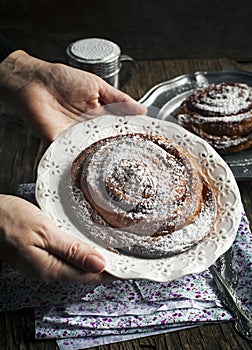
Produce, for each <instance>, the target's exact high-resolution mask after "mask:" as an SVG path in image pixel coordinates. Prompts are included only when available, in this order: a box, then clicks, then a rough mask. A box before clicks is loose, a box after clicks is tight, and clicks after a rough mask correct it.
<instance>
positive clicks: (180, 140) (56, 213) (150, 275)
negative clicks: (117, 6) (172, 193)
mask: <svg viewBox="0 0 252 350" xmlns="http://www.w3.org/2000/svg"><path fill="white" fill-rule="evenodd" d="M135 132H141V133H152V134H155V135H162V136H166V137H168V138H170V139H172V140H174V141H175V142H176V143H177V144H179V145H181V146H184V147H186V149H187V150H188V151H189V152H190V153H191V154H192V156H193V157H194V158H195V159H196V160H197V162H198V163H199V164H200V165H201V167H202V169H203V171H204V173H205V174H206V175H207V176H208V178H209V181H210V182H211V184H212V186H213V188H214V189H215V190H216V193H217V210H218V219H217V222H216V224H215V227H214V230H213V232H212V233H211V235H210V237H209V239H207V241H205V242H203V243H200V244H198V245H197V246H196V247H195V248H193V249H190V250H188V251H187V252H184V253H182V254H179V255H177V256H174V257H171V258H162V259H142V258H136V257H130V256H127V255H123V254H117V253H113V252H112V251H109V250H108V249H106V248H103V247H101V246H98V245H97V243H95V242H93V241H91V240H90V239H88V238H87V237H86V236H85V233H84V232H81V230H80V229H79V226H78V225H76V223H75V220H76V218H74V217H73V215H72V214H71V208H70V202H71V201H70V200H69V195H68V191H67V190H66V188H67V186H68V184H69V173H70V169H71V166H72V162H73V160H74V159H75V158H76V156H77V155H78V154H79V152H80V151H81V150H83V149H85V148H86V147H88V146H89V145H90V144H92V143H93V142H96V141H98V140H100V139H103V138H105V137H108V136H113V135H118V134H127V133H135ZM36 199H37V202H38V204H39V205H40V207H41V209H42V210H43V212H44V213H45V214H46V215H47V216H49V217H50V218H51V219H52V220H53V221H54V222H55V223H56V224H57V225H58V226H59V227H61V228H62V229H63V230H65V231H66V232H68V233H69V234H71V235H73V236H75V237H78V238H79V239H81V240H83V241H84V242H87V243H88V244H90V245H91V246H92V247H94V248H95V249H97V250H98V251H99V252H100V253H101V254H103V255H104V256H105V258H106V260H107V266H106V271H107V272H109V273H111V274H112V275H114V276H116V277H120V278H143V279H149V280H153V281H160V282H165V281H170V280H173V279H176V278H178V277H181V276H183V275H186V274H190V273H197V272H201V271H203V270H205V269H207V268H208V267H209V266H210V265H211V264H213V263H214V262H215V260H216V259H217V258H218V257H219V256H220V255H221V254H223V253H224V252H225V251H226V250H228V248H229V247H230V246H231V245H232V243H233V241H234V239H235V236H236V233H237V229H238V226H239V224H240V220H241V212H242V204H241V199H240V193H239V190H238V187H237V184H236V181H235V179H234V176H233V174H232V172H231V170H230V169H229V167H228V166H227V164H226V163H225V162H224V160H223V159H222V158H221V157H220V156H219V155H218V154H217V153H216V152H215V151H214V150H213V148H212V147H211V146H209V145H208V144H207V143H206V142H205V141H203V140H202V139H200V138H199V137H197V136H195V135H193V134H191V133H189V132H188V131H186V130H185V129H183V128H181V127H180V126H178V125H176V124H174V123H170V122H167V121H163V120H159V119H155V118H150V117H147V116H126V117H121V116H114V115H106V116H103V117H98V118H95V119H93V120H91V121H87V122H83V123H79V124H76V125H75V126H73V127H72V128H70V129H68V130H67V131H66V132H65V133H64V134H62V135H61V136H60V137H58V138H57V139H56V140H55V141H54V142H53V143H52V144H51V145H50V147H49V148H48V149H47V151H46V152H45V154H44V156H43V157H42V159H41V161H40V164H39V167H38V177H37V183H36Z"/></svg>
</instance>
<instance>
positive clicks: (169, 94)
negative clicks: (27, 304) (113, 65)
mask: <svg viewBox="0 0 252 350" xmlns="http://www.w3.org/2000/svg"><path fill="white" fill-rule="evenodd" d="M221 82H236V83H244V84H247V85H250V86H252V73H249V72H246V71H212V72H195V73H192V74H187V75H181V76H178V77H176V78H174V79H171V80H169V81H164V82H162V83H160V84H158V85H155V86H154V87H153V88H151V89H150V90H149V91H148V92H147V93H146V94H145V95H144V96H143V97H142V98H141V99H140V100H139V102H140V103H142V104H143V105H144V106H145V107H147V108H148V113H147V114H148V115H150V116H152V117H155V118H158V119H162V120H168V121H172V122H174V123H177V120H176V115H177V110H178V108H179V106H180V104H181V103H182V101H183V100H184V99H185V98H186V97H187V96H188V95H189V94H190V93H191V92H192V91H194V90H195V89H198V88H200V87H203V86H206V85H209V84H213V83H221ZM223 159H224V160H225V161H226V162H227V163H228V165H229V167H230V168H231V170H232V171H233V173H234V175H235V177H236V179H237V180H249V179H250V178H252V148H251V149H249V150H245V151H242V152H238V153H234V154H231V155H225V156H223Z"/></svg>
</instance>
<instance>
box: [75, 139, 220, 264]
mask: <svg viewBox="0 0 252 350" xmlns="http://www.w3.org/2000/svg"><path fill="white" fill-rule="evenodd" d="M71 186H72V189H73V198H74V202H75V211H76V213H77V215H78V217H79V218H80V220H81V222H82V223H84V225H85V233H86V234H88V235H89V237H90V238H91V239H93V240H95V241H97V242H99V243H100V244H102V245H103V246H104V245H105V246H106V248H109V249H113V250H116V251H118V252H124V253H129V254H133V255H136V256H139V257H148V258H150V257H152V258H157V257H166V256H172V255H174V254H178V253H180V252H182V251H185V250H186V249H189V248H191V247H193V246H195V245H196V244H197V243H199V242H200V241H202V240H203V239H205V238H206V237H207V236H208V234H209V233H210V231H211V229H212V227H213V224H214V222H215V216H216V205H215V198H214V193H213V190H212V189H211V186H210V184H209V183H208V181H207V178H206V177H205V175H204V174H203V173H202V172H201V170H200V169H199V167H198V165H197V164H196V163H195V161H194V160H193V159H192V157H191V156H190V155H189V154H188V153H187V152H186V151H185V150H184V149H182V148H180V147H178V146H177V145H175V144H174V143H173V142H171V141H170V140H168V139H166V138H164V137H157V136H152V135H143V134H128V135H120V136H115V137H108V138H105V139H103V140H100V141H98V142H96V143H94V144H92V145H91V146H89V147H88V148H87V149H85V150H83V151H82V152H81V153H80V154H79V155H78V156H77V158H76V159H75V160H74V162H73V165H72V169H71Z"/></svg>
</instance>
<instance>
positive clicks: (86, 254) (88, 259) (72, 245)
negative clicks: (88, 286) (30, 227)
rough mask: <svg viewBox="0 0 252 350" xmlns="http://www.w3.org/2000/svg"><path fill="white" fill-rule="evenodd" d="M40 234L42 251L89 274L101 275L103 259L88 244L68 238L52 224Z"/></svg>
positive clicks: (104, 263)
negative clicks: (42, 244) (42, 243)
mask: <svg viewBox="0 0 252 350" xmlns="http://www.w3.org/2000/svg"><path fill="white" fill-rule="evenodd" d="M48 225H49V226H48V228H47V230H46V231H47V232H46V233H45V234H43V233H42V238H43V242H44V247H43V248H44V249H45V250H46V251H49V252H51V253H53V254H54V255H57V256H59V257H61V258H62V259H63V260H64V261H66V262H68V263H69V264H71V265H75V266H76V267H78V268H80V269H82V270H84V271H88V272H91V273H101V272H102V271H103V270H104V268H105V265H106V261H105V259H104V257H103V256H102V255H101V254H100V253H98V252H97V251H96V250H95V249H93V248H91V247H90V246H89V245H88V244H86V243H84V242H82V241H80V240H78V239H77V238H75V237H73V236H70V235H69V234H67V233H65V232H64V231H63V230H61V229H60V228H58V227H57V226H56V225H55V224H53V223H52V222H49V223H48Z"/></svg>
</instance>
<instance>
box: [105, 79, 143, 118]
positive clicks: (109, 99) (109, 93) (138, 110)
mask: <svg viewBox="0 0 252 350" xmlns="http://www.w3.org/2000/svg"><path fill="white" fill-rule="evenodd" d="M100 102H101V103H103V104H111V103H119V102H124V103H128V104H129V105H128V111H129V112H131V114H146V112H147V109H146V108H145V107H143V106H142V105H141V104H140V103H138V102H137V101H136V100H134V99H133V98H131V97H130V96H129V95H127V94H125V93H124V92H122V91H120V90H118V89H116V88H114V87H113V86H111V85H109V84H107V83H106V82H104V84H102V87H101V90H100ZM129 107H130V108H129Z"/></svg>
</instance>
